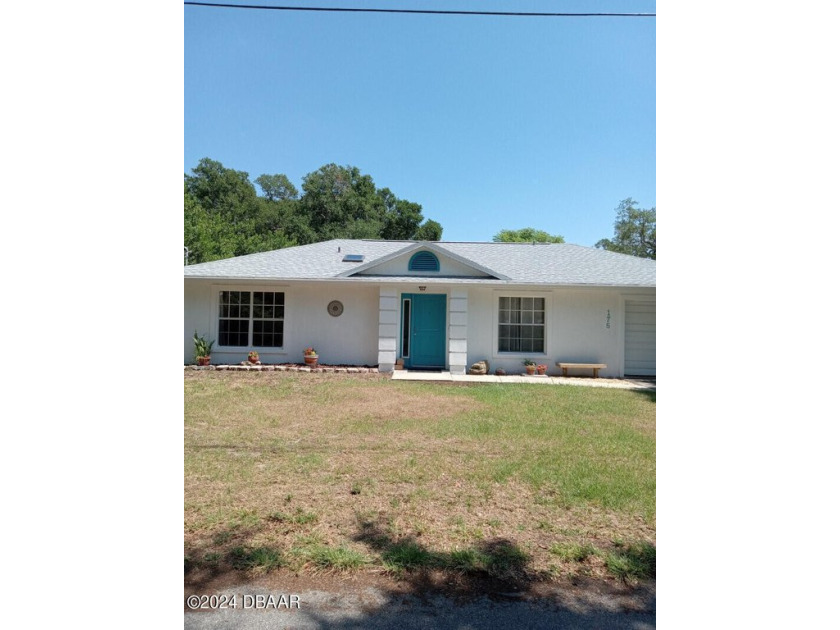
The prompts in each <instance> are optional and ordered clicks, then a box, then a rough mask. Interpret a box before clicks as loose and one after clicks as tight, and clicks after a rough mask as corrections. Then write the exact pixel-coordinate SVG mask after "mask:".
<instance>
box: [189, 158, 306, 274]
mask: <svg viewBox="0 0 840 630" xmlns="http://www.w3.org/2000/svg"><path fill="white" fill-rule="evenodd" d="M269 203H271V202H269V201H268V200H267V199H260V198H259V197H257V193H256V189H255V188H254V185H253V184H252V183H251V181H250V180H249V179H248V173H246V172H244V171H236V170H233V169H229V168H225V167H224V166H223V165H222V164H221V162H217V161H215V160H211V159H209V158H203V159H202V160H200V161H199V163H198V166H196V167H195V168H194V169H193V171H192V175H184V245H185V246H186V247H188V248H189V250H190V263H199V262H207V261H210V260H218V259H220V258H229V257H231V256H241V255H243V254H251V253H253V252H260V251H266V250H270V249H278V248H281V247H287V246H288V245H290V244H294V239H292V238H290V237H289V236H288V235H287V234H286V232H285V230H284V229H283V221H282V218H283V216H284V215H283V213H284V212H285V213H288V211H289V210H288V209H287V208H283V207H282V206H280V205H276V206H269V205H266V204H269ZM274 203H277V202H274Z"/></svg>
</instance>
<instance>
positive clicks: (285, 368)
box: [184, 365, 379, 374]
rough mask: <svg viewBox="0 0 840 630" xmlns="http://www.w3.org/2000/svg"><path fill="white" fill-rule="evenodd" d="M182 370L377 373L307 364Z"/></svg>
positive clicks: (206, 367)
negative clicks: (312, 366)
mask: <svg viewBox="0 0 840 630" xmlns="http://www.w3.org/2000/svg"><path fill="white" fill-rule="evenodd" d="M184 370H195V371H208V372H213V371H219V372H225V371H227V372H309V373H316V374H327V373H337V374H379V368H375V367H372V368H369V367H332V366H318V367H314V368H311V367H309V366H308V365H185V366H184Z"/></svg>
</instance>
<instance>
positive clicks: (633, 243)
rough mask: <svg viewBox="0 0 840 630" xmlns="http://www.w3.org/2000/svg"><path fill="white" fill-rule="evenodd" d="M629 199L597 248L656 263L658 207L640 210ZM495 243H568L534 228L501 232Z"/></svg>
mask: <svg viewBox="0 0 840 630" xmlns="http://www.w3.org/2000/svg"><path fill="white" fill-rule="evenodd" d="M637 205H638V202H636V201H635V200H633V199H630V198H629V197H628V198H627V199H624V200H623V201H621V202H620V203H619V204H618V207H617V208H616V209H615V224H614V225H613V228H614V233H613V237H612V238H611V239H610V238H602V239H601V240H600V241H598V242H597V243H595V247H597V248H598V249H606V250H607V251H611V252H617V253H619V254H629V255H630V256H638V257H640V258H652V259H653V260H656V206H654V207H653V208H648V209H645V208H638V207H637ZM493 242H494V243H531V242H535V243H565V242H566V241H565V239H564V238H563V237H562V236H561V235H559V234H549V233H548V232H545V231H543V230H537V229H534V228H531V227H528V228H522V229H519V230H501V231H500V232H497V233H496V234H495V235H494V236H493Z"/></svg>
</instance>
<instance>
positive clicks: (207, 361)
mask: <svg viewBox="0 0 840 630" xmlns="http://www.w3.org/2000/svg"><path fill="white" fill-rule="evenodd" d="M198 364H199V365H210V357H198Z"/></svg>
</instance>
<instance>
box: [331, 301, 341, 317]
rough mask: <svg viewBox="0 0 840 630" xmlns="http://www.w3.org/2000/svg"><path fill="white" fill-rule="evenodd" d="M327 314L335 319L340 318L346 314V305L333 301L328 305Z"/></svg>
mask: <svg viewBox="0 0 840 630" xmlns="http://www.w3.org/2000/svg"><path fill="white" fill-rule="evenodd" d="M327 312H328V313H329V314H330V315H332V316H333V317H338V316H339V315H341V314H342V313H343V312H344V304H342V303H341V302H339V301H338V300H333V301H332V302H330V303H329V304H327Z"/></svg>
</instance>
